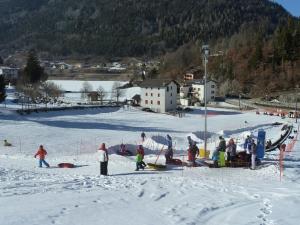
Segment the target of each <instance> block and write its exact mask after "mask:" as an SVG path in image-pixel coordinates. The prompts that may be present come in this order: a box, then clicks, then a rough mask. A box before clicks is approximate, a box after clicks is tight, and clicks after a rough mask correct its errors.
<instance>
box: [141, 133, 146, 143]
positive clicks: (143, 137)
mask: <svg viewBox="0 0 300 225" xmlns="http://www.w3.org/2000/svg"><path fill="white" fill-rule="evenodd" d="M141 138H142V141H143V142H144V141H145V138H146V134H145V133H144V132H142V133H141Z"/></svg>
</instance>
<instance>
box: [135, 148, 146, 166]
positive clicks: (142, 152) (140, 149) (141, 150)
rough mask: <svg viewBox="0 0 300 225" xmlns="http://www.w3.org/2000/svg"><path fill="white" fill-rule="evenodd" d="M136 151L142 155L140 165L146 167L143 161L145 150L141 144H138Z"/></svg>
mask: <svg viewBox="0 0 300 225" xmlns="http://www.w3.org/2000/svg"><path fill="white" fill-rule="evenodd" d="M136 151H137V153H140V154H141V156H142V161H141V165H142V166H143V167H146V166H147V165H146V163H145V162H144V157H145V150H144V148H143V145H139V146H138V149H137V150H136Z"/></svg>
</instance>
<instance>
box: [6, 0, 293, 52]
mask: <svg viewBox="0 0 300 225" xmlns="http://www.w3.org/2000/svg"><path fill="white" fill-rule="evenodd" d="M287 16H288V13H287V12H286V11H285V10H284V9H283V8H282V7H281V6H279V5H278V4H274V3H272V2H270V1H268V0H184V1H182V0H151V1H149V0H82V1H74V0H30V1H29V0H28V1H24V0H0V36H1V38H0V49H1V50H2V51H4V50H6V51H8V50H10V51H13V50H20V49H29V48H35V49H37V50H38V51H47V52H50V53H52V54H55V55H74V54H79V55H85V54H96V55H106V56H141V55H151V56H153V55H160V54H162V53H165V52H166V51H169V50H170V51H172V50H175V49H177V48H178V47H179V46H181V45H183V44H185V43H188V42H190V41H195V40H205V41H207V40H215V39H218V38H224V37H230V36H231V35H233V34H234V33H236V32H239V31H240V29H241V27H247V26H262V27H265V30H264V32H267V33H268V34H270V33H272V32H273V31H274V30H275V28H276V27H277V25H278V24H279V23H280V21H284V20H286V18H287Z"/></svg>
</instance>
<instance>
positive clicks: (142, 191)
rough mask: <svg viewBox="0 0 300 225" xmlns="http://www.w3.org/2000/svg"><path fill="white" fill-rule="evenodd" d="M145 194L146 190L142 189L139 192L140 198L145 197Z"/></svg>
mask: <svg viewBox="0 0 300 225" xmlns="http://www.w3.org/2000/svg"><path fill="white" fill-rule="evenodd" d="M144 194H145V190H144V189H142V190H141V191H140V192H139V194H138V197H139V198H141V197H143V196H144Z"/></svg>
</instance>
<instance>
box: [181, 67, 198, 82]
mask: <svg viewBox="0 0 300 225" xmlns="http://www.w3.org/2000/svg"><path fill="white" fill-rule="evenodd" d="M201 74H202V70H201V67H196V68H193V69H190V70H188V71H187V72H186V73H185V74H184V75H183V80H185V81H190V80H195V79H199V78H200V77H201Z"/></svg>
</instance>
